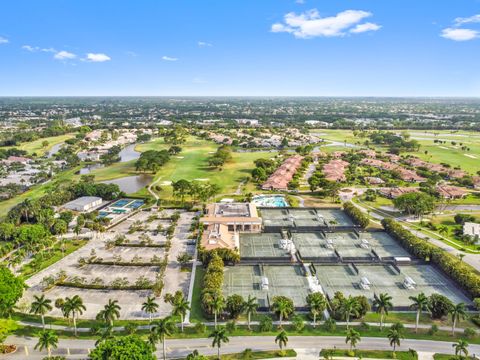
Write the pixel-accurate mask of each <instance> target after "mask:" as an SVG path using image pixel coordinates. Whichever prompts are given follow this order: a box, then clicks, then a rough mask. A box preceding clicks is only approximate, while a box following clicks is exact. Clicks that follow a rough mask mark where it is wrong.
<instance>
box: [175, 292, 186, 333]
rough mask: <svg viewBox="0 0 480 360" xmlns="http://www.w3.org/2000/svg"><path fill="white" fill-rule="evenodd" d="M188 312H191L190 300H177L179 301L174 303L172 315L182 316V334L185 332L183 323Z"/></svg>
mask: <svg viewBox="0 0 480 360" xmlns="http://www.w3.org/2000/svg"><path fill="white" fill-rule="evenodd" d="M188 310H190V305H189V304H188V300H187V299H185V298H184V297H182V298H180V299H177V301H175V302H174V303H173V311H172V314H173V315H175V316H178V315H180V320H181V323H180V326H181V328H182V332H183V321H184V319H185V315H186V314H187V311H188Z"/></svg>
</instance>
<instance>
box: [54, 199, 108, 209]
mask: <svg viewBox="0 0 480 360" xmlns="http://www.w3.org/2000/svg"><path fill="white" fill-rule="evenodd" d="M102 201H103V200H102V198H100V197H97V196H82V197H79V198H77V199H75V200H72V201H70V202H68V203H66V204H65V205H63V208H64V209H68V210H73V211H78V212H86V211H89V210H92V209H94V208H95V207H97V206H99V205H101V204H102Z"/></svg>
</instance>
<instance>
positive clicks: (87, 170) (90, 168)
mask: <svg viewBox="0 0 480 360" xmlns="http://www.w3.org/2000/svg"><path fill="white" fill-rule="evenodd" d="M103 167H105V165H103V164H90V165H86V166H84V167H83V168H81V169H80V171H79V172H78V173H79V174H80V175H86V174H89V173H90V172H91V171H93V170H97V169H101V168H103Z"/></svg>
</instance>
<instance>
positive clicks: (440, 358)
mask: <svg viewBox="0 0 480 360" xmlns="http://www.w3.org/2000/svg"><path fill="white" fill-rule="evenodd" d="M433 359H434V360H458V357H456V356H455V355H452V354H440V353H436V354H434V355H433ZM474 359H476V358H474V357H472V356H469V357H468V358H465V357H464V358H462V360H474Z"/></svg>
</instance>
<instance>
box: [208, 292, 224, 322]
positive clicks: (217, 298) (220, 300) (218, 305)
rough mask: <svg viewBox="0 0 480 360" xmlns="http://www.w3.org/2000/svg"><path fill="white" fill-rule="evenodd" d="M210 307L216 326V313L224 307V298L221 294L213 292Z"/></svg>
mask: <svg viewBox="0 0 480 360" xmlns="http://www.w3.org/2000/svg"><path fill="white" fill-rule="evenodd" d="M211 308H212V310H213V315H214V317H215V319H214V321H215V328H216V327H217V318H218V315H219V314H220V313H221V312H222V311H223V309H225V299H224V297H223V296H222V294H215V295H214V296H213V297H212V301H211Z"/></svg>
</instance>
